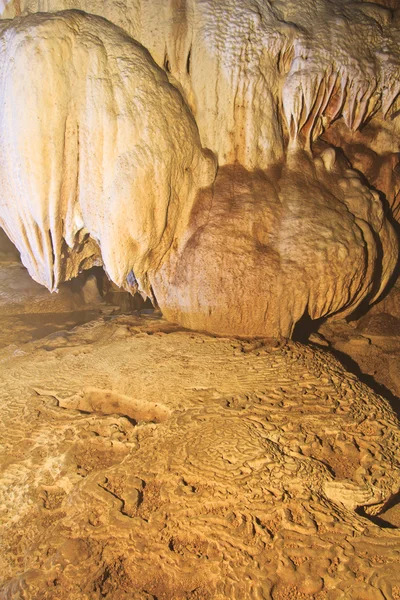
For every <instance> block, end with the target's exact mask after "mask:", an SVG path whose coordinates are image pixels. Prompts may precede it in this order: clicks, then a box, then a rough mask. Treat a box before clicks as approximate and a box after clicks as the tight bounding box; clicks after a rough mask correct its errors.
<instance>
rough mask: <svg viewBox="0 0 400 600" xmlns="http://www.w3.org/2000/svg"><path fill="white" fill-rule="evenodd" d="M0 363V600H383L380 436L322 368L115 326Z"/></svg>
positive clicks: (5, 355) (88, 329) (369, 416)
mask: <svg viewBox="0 0 400 600" xmlns="http://www.w3.org/2000/svg"><path fill="white" fill-rule="evenodd" d="M0 361H1V362H0V369H1V374H2V375H1V376H2V386H1V392H0V393H1V403H0V406H1V408H0V421H1V428H2V431H1V436H2V440H3V450H2V452H3V453H2V458H1V475H0V482H1V485H0V490H1V491H0V504H1V508H2V513H3V528H2V535H1V539H2V552H1V562H2V565H1V569H0V571H1V574H2V584H1V586H2V587H1V590H2V591H1V593H2V597H4V598H5V599H8V598H29V599H30V598H35V599H38V600H39V599H41V598H43V599H44V598H50V599H55V598H57V599H64V598H65V599H67V598H68V600H69V599H75V598H76V599H78V598H79V599H83V598H87V599H90V600H92V599H93V600H95V599H100V598H108V599H109V600H111V599H112V600H120V599H124V600H128V599H129V600H131V599H132V598H134V599H139V598H140V599H144V598H155V597H157V598H160V599H164V600H166V599H172V598H174V599H176V598H182V599H183V598H192V599H193V598H198V599H200V598H201V599H202V600H203V599H206V598H210V599H211V598H213V599H214V598H215V599H221V600H222V599H225V598H241V599H245V598H254V599H255V598H267V599H268V598H272V599H274V600H276V599H280V598H282V599H283V598H285V599H286V598H292V597H294V598H301V597H304V598H308V597H310V598H315V599H319V598H327V599H339V598H340V599H343V600H344V599H346V600H347V599H349V598H352V599H354V600H361V599H363V600H364V599H366V598H368V599H371V600H377V599H382V600H383V599H384V598H387V597H392V598H396V595H397V593H398V592H397V590H398V589H400V588H399V586H400V579H399V571H398V563H399V553H400V537H399V534H398V531H397V530H395V529H390V523H386V525H388V526H389V528H386V529H382V528H381V527H379V526H378V525H377V524H375V522H374V521H373V520H374V519H375V521H376V519H377V517H376V515H379V513H380V512H381V511H384V510H385V506H386V504H387V503H388V502H390V501H391V499H392V498H393V497H395V496H394V495H395V494H396V493H397V492H398V489H399V483H400V471H399V469H398V464H397V458H396V454H397V452H398V441H399V437H398V423H397V421H396V419H395V417H394V414H393V413H392V412H391V409H390V407H389V405H388V404H387V402H386V401H384V400H383V399H382V398H380V397H378V396H376V395H374V394H373V393H372V392H371V391H370V390H369V389H368V388H367V387H366V386H364V385H363V384H360V383H359V382H358V381H357V379H356V378H355V377H354V376H351V375H349V374H347V373H346V372H345V371H344V370H343V368H342V367H341V366H340V365H339V364H338V363H337V362H336V361H335V360H334V359H333V358H332V357H330V356H329V354H327V353H326V352H322V351H315V350H312V349H310V348H306V347H304V346H302V345H300V344H295V343H289V342H287V343H281V344H279V343H276V342H274V343H270V342H268V341H267V340H264V341H262V340H260V341H258V342H246V341H238V340H234V339H229V338H214V337H210V336H206V335H202V334H199V333H190V332H187V331H181V330H179V329H178V328H177V327H174V326H172V325H170V324H167V323H166V322H165V321H162V320H161V321H160V320H158V319H154V318H153V319H150V318H147V319H143V318H138V317H134V316H131V317H127V316H125V317H115V318H112V319H111V320H110V319H108V320H104V319H100V320H98V321H94V322H91V323H88V324H87V325H84V326H82V327H79V328H76V329H75V330H73V331H71V332H65V333H64V335H63V336H57V337H49V338H45V339H43V340H38V341H36V342H32V343H30V344H27V345H25V346H24V347H23V353H21V354H20V355H18V356H15V355H13V354H12V352H11V351H10V350H9V349H4V350H3V351H2V352H1V354H0ZM356 509H357V511H358V513H357V512H356ZM363 511H364V513H365V514H366V516H365V517H363V516H361V513H362V512H363ZM368 515H372V516H371V517H368ZM374 515H375V516H374ZM371 519H372V520H371ZM378 519H379V517H378ZM377 522H379V520H378V521H377ZM380 523H381V525H382V524H383V525H384V524H385V522H384V521H381V522H380Z"/></svg>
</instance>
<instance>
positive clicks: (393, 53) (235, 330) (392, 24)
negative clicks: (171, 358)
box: [0, 0, 400, 336]
mask: <svg viewBox="0 0 400 600" xmlns="http://www.w3.org/2000/svg"><path fill="white" fill-rule="evenodd" d="M72 4H73V6H75V7H77V8H82V9H85V10H87V11H91V12H94V13H96V12H97V13H101V14H102V15H104V16H105V17H107V19H109V20H112V21H114V22H115V23H117V24H119V25H122V26H123V27H124V28H125V29H126V31H127V32H128V33H129V34H130V35H133V36H134V37H135V38H137V39H138V40H139V41H140V42H141V43H142V44H143V45H144V46H145V47H147V48H148V49H149V51H150V52H151V55H152V57H153V58H154V60H155V61H156V62H157V63H158V65H159V66H162V67H163V68H164V71H165V72H166V73H167V74H165V73H164V72H163V71H162V70H160V69H159V68H157V67H156V64H155V63H154V62H153V61H152V58H151V57H150V55H149V54H148V53H147V51H146V50H145V49H144V48H143V47H142V46H139V45H138V44H137V43H136V42H134V41H133V40H132V39H130V38H129V37H128V36H127V35H126V34H125V33H124V32H123V31H122V30H119V29H116V28H115V27H113V26H112V25H111V24H110V23H109V22H107V21H105V20H102V19H99V18H97V17H94V16H87V15H86V16H85V14H84V13H77V12H66V13H56V14H55V15H50V16H48V17H46V15H36V16H35V15H32V16H28V17H20V18H17V19H15V20H14V21H12V22H7V21H5V22H4V24H2V25H1V27H2V38H1V39H2V42H1V43H2V46H3V54H2V59H1V60H2V63H1V64H2V71H1V73H0V77H2V79H3V85H2V88H1V89H2V92H1V93H2V98H0V103H1V104H0V107H1V108H0V110H1V112H2V128H1V133H0V155H1V156H2V159H1V160H2V163H0V178H1V180H0V183H2V186H1V187H2V194H3V200H2V202H3V206H2V208H0V217H1V219H2V221H3V226H4V228H5V229H6V231H7V233H8V234H9V236H10V238H11V239H12V240H13V241H14V242H15V244H16V245H17V246H18V248H19V249H20V250H21V253H22V258H23V261H24V263H25V264H26V265H27V266H28V268H29V270H30V272H31V274H32V275H33V276H34V277H35V278H36V279H37V280H38V281H41V282H43V283H44V284H45V285H47V287H49V289H56V288H57V285H58V282H60V281H63V280H65V279H68V278H70V277H73V276H74V275H75V274H76V273H77V272H78V271H79V270H80V269H82V268H86V267H88V266H90V265H92V264H101V263H102V264H104V267H105V269H106V271H107V273H108V275H109V277H110V278H111V279H112V280H113V281H114V282H115V283H116V284H117V285H119V286H124V287H126V288H127V289H130V290H132V291H135V290H136V289H139V290H140V291H141V292H142V293H143V294H144V295H150V296H151V297H152V299H153V300H154V301H156V302H157V303H158V305H159V306H160V308H161V309H162V311H163V312H164V314H165V315H166V316H168V318H170V319H172V320H177V321H179V322H180V323H182V324H184V325H186V326H188V327H191V328H195V329H205V330H209V331H213V332H217V333H224V334H236V335H267V336H268V335H273V336H277V335H285V336H286V335H291V334H292V332H293V328H294V326H295V324H296V322H298V321H299V319H301V317H302V316H303V314H305V313H307V312H308V314H309V315H310V316H311V317H312V318H320V317H325V316H330V315H340V316H341V317H343V316H345V315H348V314H350V313H351V312H352V311H353V310H354V309H355V308H356V307H357V306H359V305H360V303H361V302H363V301H364V300H365V301H370V302H372V301H374V300H375V299H376V298H378V297H379V295H380V294H381V292H382V291H383V289H384V287H385V285H386V284H387V283H388V281H389V279H390V276H391V274H392V273H393V270H394V268H395V265H396V261H397V255H398V249H397V240H396V235H395V233H394V230H393V227H392V225H391V224H390V222H389V221H388V218H387V217H389V218H390V213H389V210H388V209H387V208H386V207H384V205H383V204H382V201H381V198H380V197H379V192H378V191H376V190H375V189H373V187H372V186H376V187H378V190H380V191H381V192H384V193H385V195H386V199H387V200H388V202H389V204H390V205H391V206H392V208H393V209H394V210H395V211H396V210H397V205H398V199H397V192H398V189H397V188H398V182H397V175H396V173H394V174H393V171H395V167H396V164H397V150H398V141H397V140H398V137H399V136H398V123H397V122H398V108H399V106H400V105H399V101H398V93H399V91H400V85H399V83H398V82H399V80H400V78H399V76H398V75H399V69H400V61H399V56H400V51H399V43H400V36H399V32H398V15H397V14H396V11H394V12H393V11H391V10H390V9H389V8H387V7H383V6H380V5H376V4H372V3H365V4H364V3H360V2H349V1H343V2H341V3H332V2H328V1H327V0H304V2H301V3H298V2H294V1H292V0H286V1H284V2H283V1H279V2H272V3H271V2H266V1H264V0H248V1H247V2H239V1H237V0H223V1H222V2H216V1H215V0H205V1H204V2H199V1H196V0H190V1H187V2H184V1H183V0H182V1H179V2H177V1H174V2H164V1H162V0H155V2H151V3H150V2H141V0H126V2H122V3H114V2H111V3H99V2H94V1H93V0H82V1H80V2H78V1H77V2H73V3H71V2H68V3H66V2H65V0H49V1H46V2H45V3H44V2H42V1H41V0H27V1H23V0H22V1H21V2H19V3H18V4H17V3H13V2H11V3H9V4H7V5H5V7H4V11H3V16H13V15H14V14H19V13H23V14H25V13H27V12H32V11H33V12H34V11H36V10H46V11H47V10H49V11H52V10H57V9H60V8H70V6H72ZM13 11H14V12H13ZM11 55H12V56H13V60H14V62H13V61H10V60H9V57H10V56H11ZM32 56H33V57H34V58H31V57H32ZM28 57H29V61H31V67H32V68H31V69H30V71H29V72H28V71H27V68H26V65H27V64H28ZM167 77H168V79H167ZM49 97H51V101H50V104H51V106H50V107H49V100H48V98H49ZM196 124H197V126H198V128H199V133H198V131H197V128H196ZM360 128H363V129H362V131H361V132H360V131H359V130H360ZM369 130H370V131H376V130H377V131H378V133H379V135H375V133H374V134H368V131H369ZM199 134H200V135H199ZM322 136H323V138H322V139H324V140H325V142H328V144H331V145H338V146H340V147H343V148H344V149H345V151H346V150H347V149H348V154H349V156H348V158H350V162H347V161H346V159H344V158H343V159H340V160H338V161H336V158H335V152H334V150H333V148H332V147H329V146H326V143H325V145H323V144H322V142H321V141H320V138H321V137H322ZM357 136H359V137H360V136H361V139H362V140H363V144H364V145H365V147H366V148H367V154H368V152H373V153H374V154H375V156H376V157H377V158H378V159H379V161H380V163H381V164H382V165H383V167H382V168H381V169H377V173H375V171H374V172H373V173H372V171H373V169H372V170H371V168H370V165H369V163H368V160H367V159H366V158H365V157H364V156H362V158H361V159H360V160H359V159H358V156H359V154H357V152H356V153H354V152H353V146H354V144H352V142H353V140H354V139H356V138H357ZM202 145H203V146H204V147H208V148H210V149H211V151H212V152H213V153H214V154H215V156H216V158H217V160H218V165H219V173H218V177H217V180H216V182H215V185H213V180H214V175H215V163H214V160H213V158H212V157H211V154H207V152H205V151H204V150H203V149H202ZM363 147H364V146H363ZM372 156H373V155H372ZM49 157H50V158H49ZM367 158H368V159H369V156H367ZM351 167H355V168H356V169H360V170H361V171H362V172H363V173H364V175H365V176H366V177H367V178H368V181H367V180H364V179H363V178H362V177H361V176H360V174H359V173H358V172H357V171H355V170H354V168H353V169H352V168H351ZM11 173H12V175H11ZM385 211H386V214H385Z"/></svg>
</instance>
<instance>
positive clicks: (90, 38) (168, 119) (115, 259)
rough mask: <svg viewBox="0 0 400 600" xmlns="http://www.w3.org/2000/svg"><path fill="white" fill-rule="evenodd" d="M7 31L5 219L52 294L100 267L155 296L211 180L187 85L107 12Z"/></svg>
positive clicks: (0, 151)
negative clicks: (163, 267)
mask: <svg viewBox="0 0 400 600" xmlns="http://www.w3.org/2000/svg"><path fill="white" fill-rule="evenodd" d="M0 30H1V31H0V35H1V44H2V55H1V56H2V59H1V61H0V81H1V94H0V107H1V109H0V111H1V119H2V127H1V132H0V156H1V161H0V188H1V197H0V225H1V226H2V227H3V228H4V230H5V231H6V233H7V234H8V236H9V237H10V239H11V240H12V241H13V242H14V244H15V245H16V246H17V248H18V249H19V250H20V252H21V258H22V262H23V263H24V265H25V266H26V267H27V268H28V270H29V272H30V274H31V275H32V277H33V278H34V279H36V281H38V282H40V283H42V284H44V285H46V287H47V288H48V289H50V290H56V289H57V288H58V285H59V283H60V282H62V281H65V280H68V279H70V278H71V277H73V276H75V275H77V274H78V272H79V271H80V270H82V269H83V268H89V267H90V266H92V265H93V264H102V263H103V264H104V267H105V269H106V271H107V273H108V274H109V276H110V278H111V279H112V280H113V281H114V282H115V283H116V284H117V285H119V286H126V287H128V288H130V289H132V290H134V291H136V289H137V283H138V282H139V286H140V288H141V289H142V290H144V291H145V292H147V293H148V294H150V290H149V286H148V284H147V279H146V274H147V269H148V267H149V265H151V264H152V263H157V262H158V261H159V260H161V258H162V256H163V253H164V252H165V249H166V248H168V247H169V245H170V244H171V242H172V239H173V237H174V235H176V234H177V232H178V230H179V229H180V228H183V229H184V227H185V218H186V215H187V211H189V210H190V208H191V206H192V202H193V199H194V196H195V194H196V191H197V189H198V188H199V187H201V186H203V185H208V184H210V183H211V182H212V181H213V178H214V161H213V159H211V158H210V157H206V156H205V155H204V154H203V152H202V150H201V147H200V141H199V137H198V132H197V128H196V125H195V122H194V120H193V118H192V116H191V114H190V112H189V110H188V109H187V107H186V105H185V104H184V102H183V100H182V98H181V96H180V94H179V92H178V91H177V90H176V89H175V88H174V87H172V86H171V85H170V84H169V83H168V80H167V77H166V75H165V73H164V72H163V71H162V70H161V69H159V68H158V67H157V65H156V64H155V63H154V61H153V60H152V58H151V57H150V55H149V53H148V52H147V50H146V49H145V48H143V47H142V46H140V45H139V44H138V43H136V42H135V41H133V40H132V39H130V38H129V37H128V36H127V35H126V33H124V32H123V31H122V30H120V29H118V28H117V27H115V26H113V25H112V24H111V23H109V22H107V21H105V20H104V19H101V18H99V17H95V16H89V15H84V14H83V13H79V12H76V11H75V12H64V13H61V14H58V15H52V16H49V15H44V14H41V15H31V16H29V17H26V18H24V19H15V20H13V21H12V22H11V21H10V22H5V21H3V22H1V24H0ZM27 64H29V71H28V72H27V70H26V67H27ZM99 246H100V247H99ZM133 273H134V275H133Z"/></svg>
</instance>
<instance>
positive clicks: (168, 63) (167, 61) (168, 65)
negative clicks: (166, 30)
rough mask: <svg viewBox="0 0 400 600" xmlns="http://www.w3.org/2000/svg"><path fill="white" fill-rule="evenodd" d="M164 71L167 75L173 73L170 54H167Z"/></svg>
mask: <svg viewBox="0 0 400 600" xmlns="http://www.w3.org/2000/svg"><path fill="white" fill-rule="evenodd" d="M163 66H164V71H166V72H167V73H171V63H170V62H169V58H168V54H167V53H165V56H164V64H163Z"/></svg>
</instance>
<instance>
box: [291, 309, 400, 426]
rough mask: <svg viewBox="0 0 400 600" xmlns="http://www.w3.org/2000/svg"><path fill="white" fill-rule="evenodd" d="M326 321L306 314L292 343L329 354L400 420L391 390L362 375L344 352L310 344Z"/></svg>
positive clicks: (398, 401)
mask: <svg viewBox="0 0 400 600" xmlns="http://www.w3.org/2000/svg"><path fill="white" fill-rule="evenodd" d="M325 321H326V319H325V318H322V319H316V320H315V321H313V320H312V319H311V317H310V316H309V314H308V313H307V312H306V313H305V314H304V315H303V317H302V318H301V319H300V321H298V323H297V324H296V327H295V330H294V332H293V341H295V342H300V343H301V344H305V345H313V346H315V347H318V349H319V350H321V351H323V352H329V353H330V354H331V355H333V356H334V357H335V358H336V359H337V360H338V361H339V362H340V364H341V365H342V366H343V367H344V368H345V369H346V371H348V372H349V373H352V374H353V375H356V377H357V378H358V379H359V380H360V381H361V382H362V383H365V384H366V385H367V386H368V387H369V388H371V390H372V391H374V392H375V393H376V394H379V395H380V396H382V397H383V398H385V400H387V401H388V402H389V404H390V406H391V407H392V410H393V411H394V412H395V413H396V416H397V418H398V419H400V398H399V397H398V396H396V395H395V394H393V392H392V391H391V390H389V389H388V388H387V387H386V386H385V385H383V384H381V383H379V382H378V381H376V379H375V378H374V377H373V376H372V375H368V373H364V372H363V371H362V370H361V369H360V367H359V365H358V364H357V363H356V361H355V360H354V359H353V358H351V357H350V356H349V355H348V354H345V352H341V351H340V350H336V349H335V348H333V347H332V345H331V344H330V343H329V346H325V345H320V344H319V343H318V342H312V341H311V342H310V339H309V338H310V336H311V334H313V333H316V334H318V329H319V328H320V327H321V325H322V324H323V323H325Z"/></svg>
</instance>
